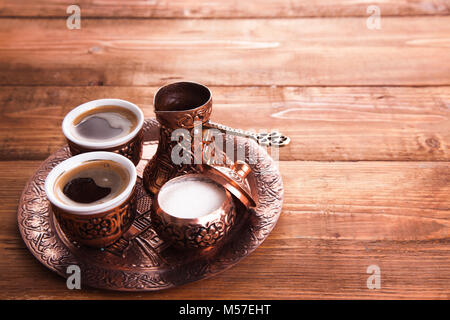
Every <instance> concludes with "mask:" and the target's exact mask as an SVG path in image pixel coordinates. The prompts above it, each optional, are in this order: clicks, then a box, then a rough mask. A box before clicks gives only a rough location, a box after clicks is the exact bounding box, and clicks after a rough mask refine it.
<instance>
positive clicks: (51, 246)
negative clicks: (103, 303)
mask: <svg viewBox="0 0 450 320" xmlns="http://www.w3.org/2000/svg"><path fill="white" fill-rule="evenodd" d="M144 135H145V138H144V140H145V143H144V155H143V159H142V160H141V162H140V163H139V165H138V172H139V175H141V174H142V171H143V169H144V167H145V164H146V163H147V161H148V160H149V159H150V158H151V157H152V155H153V154H154V152H155V151H156V147H157V143H158V142H157V141H158V136H159V125H158V123H157V121H156V120H155V119H148V120H146V122H145V125H144ZM226 139H234V140H235V141H234V142H235V149H238V148H245V150H247V151H248V152H251V150H259V152H256V155H255V154H253V155H252V156H254V157H255V158H254V159H255V160H256V161H255V160H254V161H253V162H254V164H251V167H252V170H253V172H252V173H251V175H250V176H249V183H250V185H251V187H252V192H253V193H254V194H253V196H254V198H255V199H257V201H256V202H257V206H256V208H255V209H252V210H249V211H247V210H244V209H243V208H240V209H239V212H238V219H237V220H236V224H235V226H234V227H233V232H232V233H231V234H230V236H229V237H228V238H227V239H225V241H223V244H222V245H221V246H220V247H215V248H213V249H211V250H204V251H180V250H177V249H174V248H173V247H172V246H171V245H170V244H169V243H165V242H164V241H163V240H162V239H160V238H159V237H158V235H157V234H156V232H155V231H154V229H153V228H152V224H151V220H150V207H151V206H150V205H151V201H152V199H151V197H150V196H149V195H147V193H146V192H145V190H144V188H143V187H142V181H141V179H140V178H138V196H137V198H138V216H137V218H136V220H135V221H134V223H133V225H132V227H131V228H130V229H129V230H128V231H127V233H126V234H125V235H124V236H123V237H122V238H120V239H119V240H118V241H116V242H115V243H114V244H113V245H111V246H109V247H106V248H104V249H91V248H86V247H81V246H78V245H77V244H76V243H72V242H71V241H69V240H68V239H67V238H66V237H65V235H64V234H63V233H62V232H61V230H60V228H59V226H58V223H57V222H56V220H55V219H54V218H53V214H52V212H51V210H50V206H49V202H48V200H47V197H46V195H45V191H44V181H45V178H46V177H47V174H48V173H49V172H50V170H51V169H52V168H53V167H55V166H56V165H57V164H58V163H60V162H61V161H63V160H65V159H67V158H68V157H69V156H70V152H69V149H68V147H67V146H65V147H63V148H61V149H60V150H58V151H57V152H56V153H54V154H53V155H52V156H50V157H49V158H48V159H47V160H46V161H44V163H43V164H42V165H41V166H40V168H39V169H38V170H37V171H36V173H35V174H34V175H33V176H32V177H31V178H30V180H29V181H28V183H27V184H26V186H25V189H24V191H23V193H22V196H21V199H20V203H19V208H18V212H17V219H18V224H19V230H20V233H21V235H22V238H23V240H24V242H25V244H26V245H27V247H28V249H29V250H30V251H31V253H32V254H33V255H34V256H35V257H36V258H37V259H38V260H39V261H40V262H41V263H43V264H44V265H45V266H46V267H48V268H49V269H51V270H53V271H55V272H57V273H58V274H59V275H61V276H63V277H67V274H66V270H67V267H68V266H69V265H78V266H79V267H80V269H81V282H82V285H83V286H91V287H96V288H103V289H111V290H121V291H153V290H161V289H166V288H171V287H175V286H179V285H182V284H184V283H188V282H192V281H196V280H200V279H204V278H208V277H211V276H214V275H215V274H217V273H219V272H221V271H224V270H225V269H227V268H229V267H231V266H233V265H234V264H236V263H238V262H239V261H240V260H241V259H242V258H244V257H245V256H247V255H249V254H250V253H251V252H252V251H253V250H255V249H256V248H257V247H258V246H259V245H260V244H261V243H262V242H263V241H264V239H265V238H266V237H267V236H268V235H269V233H270V232H271V231H272V229H273V227H274V226H275V224H276V222H277V220H278V217H279V215H280V213H281V206H282V200H283V185H282V181H281V176H280V174H279V172H278V169H277V168H276V166H275V163H274V161H273V160H272V158H271V157H269V156H268V154H267V152H266V151H265V150H264V149H263V148H262V147H260V146H258V145H257V144H256V143H255V142H254V141H253V140H250V139H246V138H243V137H235V136H230V135H227V136H226ZM249 150H250V151H249ZM248 152H247V153H246V155H248V154H249V153H248ZM247 158H248V156H247Z"/></svg>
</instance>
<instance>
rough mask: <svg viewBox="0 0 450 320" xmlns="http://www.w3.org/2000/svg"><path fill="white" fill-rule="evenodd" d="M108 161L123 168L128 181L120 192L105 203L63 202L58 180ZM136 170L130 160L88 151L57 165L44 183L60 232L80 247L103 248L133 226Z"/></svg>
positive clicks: (110, 154)
mask: <svg viewBox="0 0 450 320" xmlns="http://www.w3.org/2000/svg"><path fill="white" fill-rule="evenodd" d="M96 160H109V161H113V162H115V163H116V164H118V165H120V166H121V167H122V168H124V169H125V170H126V172H127V173H128V176H129V179H128V181H127V183H126V185H124V188H123V189H122V190H121V192H120V193H118V194H116V195H115V196H114V197H113V198H112V199H109V200H107V201H105V202H103V203H99V204H98V203H97V204H93V205H83V206H76V205H72V204H68V203H66V202H64V201H62V200H61V199H60V198H59V197H58V196H57V195H56V191H55V185H57V180H58V178H59V177H61V176H62V175H63V174H64V173H65V172H67V171H69V170H72V169H74V168H77V167H78V166H81V165H83V164H84V163H87V162H92V161H96ZM136 179H137V174H136V168H135V166H134V164H133V163H132V162H131V161H130V160H129V159H127V158H125V157H123V156H121V155H118V154H116V153H112V152H89V153H83V154H80V155H77V156H74V157H71V158H69V159H67V160H65V161H63V162H61V163H60V164H58V165H57V166H56V167H55V168H53V169H52V171H51V172H50V173H49V175H48V176H47V178H46V180H45V192H46V194H47V198H48V199H49V201H50V203H51V208H52V212H53V214H54V216H55V218H56V220H57V221H58V223H59V226H60V227H61V230H62V231H63V232H64V233H65V234H66V235H67V236H68V238H69V239H71V240H74V241H76V242H78V243H80V244H84V245H87V246H92V247H98V248H103V247H106V246H108V245H110V244H112V243H113V242H115V241H116V240H117V239H119V238H120V237H121V236H122V235H123V233H124V232H125V231H127V230H128V228H129V227H130V226H131V224H132V222H133V220H134V218H135V214H136V201H135V188H136Z"/></svg>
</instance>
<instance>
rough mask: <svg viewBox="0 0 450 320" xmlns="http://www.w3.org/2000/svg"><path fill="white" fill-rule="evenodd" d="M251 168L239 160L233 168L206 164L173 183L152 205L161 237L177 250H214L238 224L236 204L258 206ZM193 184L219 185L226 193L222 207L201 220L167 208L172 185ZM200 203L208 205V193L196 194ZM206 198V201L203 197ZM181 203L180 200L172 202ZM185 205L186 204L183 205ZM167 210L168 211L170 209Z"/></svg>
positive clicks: (174, 180) (165, 185) (153, 217)
mask: <svg viewBox="0 0 450 320" xmlns="http://www.w3.org/2000/svg"><path fill="white" fill-rule="evenodd" d="M250 172H251V169H250V166H249V165H248V164H247V163H245V162H243V161H237V162H235V163H234V165H233V166H232V167H231V168H229V167H225V166H210V165H207V164H205V165H202V166H201V167H200V169H199V170H198V173H195V174H186V175H182V176H179V177H176V178H173V179H171V180H169V181H168V182H167V183H165V184H164V185H163V186H162V188H161V189H160V191H159V192H158V193H157V194H156V195H155V197H154V201H153V203H152V209H153V210H152V213H151V219H152V223H153V225H154V226H155V230H156V231H157V233H158V234H159V236H160V237H161V238H163V239H164V240H166V241H168V242H171V243H172V245H174V246H175V247H177V248H190V249H193V248H197V249H199V248H200V249H203V248H211V247H213V246H215V245H217V244H219V243H220V242H222V240H224V239H225V238H226V237H227V235H228V234H230V232H231V230H232V228H233V225H234V224H235V221H236V214H237V209H236V202H235V201H239V202H240V203H242V204H243V205H244V206H245V207H247V208H249V207H254V206H255V205H256V204H255V201H254V200H253V197H252V195H251V191H250V187H249V184H248V182H247V180H246V176H247V175H248V174H249V173H250ZM189 181H205V182H208V183H213V184H216V186H217V187H219V188H221V189H222V190H223V192H224V194H225V196H224V198H223V201H222V202H221V204H220V206H219V207H218V208H216V209H214V210H212V211H210V212H209V213H206V214H204V215H201V216H198V217H180V216H176V215H173V214H172V213H171V212H167V211H165V210H164V209H163V205H162V203H161V200H162V199H161V195H164V193H165V192H166V190H167V189H168V188H170V187H171V186H174V185H176V184H178V185H179V186H180V187H183V185H184V186H187V183H189ZM195 196H197V197H198V200H197V201H200V202H203V203H205V202H207V199H205V198H204V197H205V195H204V194H196V195H195ZM202 197H203V198H202ZM172 200H174V201H175V200H179V199H172ZM181 205H183V204H181ZM166 210H167V209H166Z"/></svg>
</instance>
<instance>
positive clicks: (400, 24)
mask: <svg viewBox="0 0 450 320" xmlns="http://www.w3.org/2000/svg"><path fill="white" fill-rule="evenodd" d="M412 26H413V27H414V32H411V27H412ZM449 33H450V17H448V16H443V17H403V18H389V17H386V18H383V19H382V29H381V30H369V29H368V28H367V27H366V19H365V18H345V19H336V18H323V19H219V20H210V19H198V20H195V19H194V20H178V19H169V20H165V19H158V20H114V19H93V20H89V19H87V20H83V23H82V27H81V29H80V30H69V29H67V28H66V25H65V20H64V19H1V20H0V52H1V54H0V85H58V86H62V85H64V86H75V85H107V86H113V85H116V86H147V85H160V84H161V83H163V82H166V81H171V80H178V79H195V80H196V81H198V82H202V83H205V84H208V85H227V86H233V85H241V86H242V85H246V86H248V85H267V86H271V85H304V86H347V85H348V86H357V85H364V86H369V85H370V86H373V85H395V86H398V85H401V86H408V85H413V86H419V85H420V86H422V85H427V86H430V85H450V59H449V50H448V44H449V39H448V34H449Z"/></svg>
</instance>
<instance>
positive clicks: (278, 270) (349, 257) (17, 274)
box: [0, 161, 450, 299]
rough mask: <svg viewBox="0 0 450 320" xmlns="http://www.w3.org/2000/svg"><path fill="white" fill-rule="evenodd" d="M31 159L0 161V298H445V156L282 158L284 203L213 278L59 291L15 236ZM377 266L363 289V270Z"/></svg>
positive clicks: (448, 293)
mask: <svg viewBox="0 0 450 320" xmlns="http://www.w3.org/2000/svg"><path fill="white" fill-rule="evenodd" d="M38 165H39V162H38V161H13V162H0V177H2V184H0V198H1V199H2V200H3V205H2V207H0V215H1V217H2V219H0V240H1V241H0V254H1V255H2V257H3V258H2V259H0V273H1V274H3V275H4V276H3V277H1V278H0V284H1V286H2V288H3V290H2V292H1V293H0V297H1V298H38V299H51V298H61V299H67V298H68V299H75V298H76V299H93V298H124V299H127V298H129V299H136V298H139V299H230V298H233V299H258V298H260V299H261V298H264V299H271V298H274V299H296V298H297V299H299V298H364V299H366V298H396V299H399V298H400V299H407V298H422V299H439V298H440V299H449V298H450V249H449V248H450V246H449V244H450V239H449V230H450V229H449V224H450V223H449V221H450V220H449V218H450V212H449V210H448V208H449V207H450V198H449V197H448V194H450V183H449V182H450V167H449V162H345V163H342V162H336V163H324V162H298V161H297V162H290V161H288V162H281V163H280V170H281V173H282V176H283V180H284V186H285V204H284V210H283V213H282V215H281V217H280V220H279V222H278V224H277V226H276V227H275V229H274V231H273V232H272V234H271V235H270V236H269V237H268V239H267V240H266V241H265V242H264V243H263V245H262V246H261V247H260V248H258V249H257V250H256V251H255V252H254V253H253V254H252V255H250V256H249V257H247V258H246V259H244V260H243V261H242V262H241V263H239V264H238V265H237V266H235V267H233V268H232V269H230V270H228V271H226V272H224V273H222V274H221V275H219V276H217V277H214V278H212V279H208V280H204V281H200V282H197V283H192V284H188V285H186V286H182V287H180V288H176V289H173V290H167V291H161V292H157V293H147V294H146V293H137V294H130V293H116V292H105V291H100V290H94V289H89V288H83V290H81V291H78V290H67V288H66V287H65V281H64V280H63V279H61V278H59V277H58V276H56V275H54V274H53V273H52V272H50V271H48V270H46V269H45V268H44V267H42V266H41V265H40V264H39V263H38V262H37V261H36V260H35V259H34V258H33V257H32V255H31V254H30V253H29V252H28V251H27V249H26V248H25V245H24V244H23V242H22V240H21V239H20V236H19V234H18V232H17V225H16V208H17V202H18V200H19V196H20V193H21V191H22V188H23V186H24V184H25V182H26V180H27V179H28V177H29V176H31V175H32V173H33V172H34V170H36V168H37V166H38ZM372 264H376V265H378V266H379V267H380V268H381V275H382V281H381V289H379V290H369V289H367V287H366V280H367V277H368V276H369V275H368V274H366V269H367V267H368V266H369V265H372Z"/></svg>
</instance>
